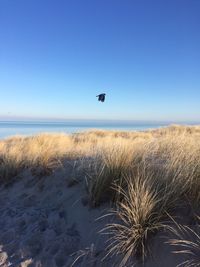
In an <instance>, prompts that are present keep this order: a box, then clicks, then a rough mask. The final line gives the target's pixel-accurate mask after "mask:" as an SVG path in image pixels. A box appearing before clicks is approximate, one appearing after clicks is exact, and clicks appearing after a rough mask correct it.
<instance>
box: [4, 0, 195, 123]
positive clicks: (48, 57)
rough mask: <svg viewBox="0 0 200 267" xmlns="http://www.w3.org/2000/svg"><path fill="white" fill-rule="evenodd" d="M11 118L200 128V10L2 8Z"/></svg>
mask: <svg viewBox="0 0 200 267" xmlns="http://www.w3.org/2000/svg"><path fill="white" fill-rule="evenodd" d="M101 92H105V93H107V99H106V102H105V103H99V102H98V101H97V99H96V97H95V96H96V95H97V94H98V93H101ZM5 116H10V117H14V116H19V117H21V116H25V117H38V118H43V117H45V118H47V117H48V118H87V119H90V118H91V119H133V120H135V119H137V120H199V121H200V1H199V0H0V117H1V118H2V117H5Z"/></svg>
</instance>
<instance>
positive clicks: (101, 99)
mask: <svg viewBox="0 0 200 267" xmlns="http://www.w3.org/2000/svg"><path fill="white" fill-rule="evenodd" d="M96 97H98V101H101V102H104V101H105V97H106V94H100V95H97V96H96Z"/></svg>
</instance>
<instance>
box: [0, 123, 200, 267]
mask: <svg viewBox="0 0 200 267" xmlns="http://www.w3.org/2000/svg"><path fill="white" fill-rule="evenodd" d="M69 161H71V162H78V164H79V165H80V166H79V169H80V168H81V169H82V170H83V171H84V173H85V178H86V184H87V190H88V193H89V197H90V202H91V205H93V206H97V205H100V204H101V203H102V202H105V201H108V200H112V201H113V202H114V203H117V210H116V211H115V212H114V214H115V215H116V216H117V217H118V219H119V223H118V224H111V225H109V226H108V228H107V230H109V232H110V233H111V234H112V237H111V238H112V239H111V241H112V242H111V245H110V247H109V249H110V250H109V255H110V254H111V255H112V254H117V255H118V254H121V253H122V254H123V256H122V261H121V266H124V265H125V264H126V262H128V261H130V259H131V258H132V256H133V255H136V256H137V255H138V256H140V257H142V258H143V260H144V258H145V255H146V254H147V252H148V243H149V242H148V240H149V237H150V236H151V235H152V234H154V233H155V232H157V231H158V230H159V229H161V228H163V226H164V223H163V220H164V218H165V214H166V211H167V212H171V210H172V209H174V208H175V207H176V205H177V203H179V202H181V200H182V199H184V198H187V199H189V200H190V201H191V204H192V206H193V208H194V209H197V207H198V206H199V201H200V193H199V192H200V127H197V126H194V127H186V126H171V127H167V128H162V129H157V130H152V131H146V132H116V131H97V130H94V131H90V132H85V133H78V134H74V135H66V134H40V135H37V136H33V137H15V138H10V139H7V140H5V141H0V183H10V182H12V181H13V179H14V178H15V177H16V176H17V175H18V174H20V173H21V171H23V170H24V169H30V170H32V172H33V174H34V175H40V176H41V175H48V174H51V173H52V172H53V171H54V170H55V169H56V168H59V167H62V168H64V167H65V162H69ZM77 169H78V168H77ZM116 188H117V191H116ZM188 266H190V265H188Z"/></svg>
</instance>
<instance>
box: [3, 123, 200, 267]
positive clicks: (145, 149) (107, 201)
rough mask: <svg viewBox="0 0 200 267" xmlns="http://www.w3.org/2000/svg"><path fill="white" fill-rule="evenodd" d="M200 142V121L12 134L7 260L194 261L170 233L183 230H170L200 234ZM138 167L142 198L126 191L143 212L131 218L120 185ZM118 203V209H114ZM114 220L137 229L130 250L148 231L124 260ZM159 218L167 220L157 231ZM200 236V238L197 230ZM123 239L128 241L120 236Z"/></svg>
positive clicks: (7, 156) (6, 148) (6, 166)
mask: <svg viewBox="0 0 200 267" xmlns="http://www.w3.org/2000/svg"><path fill="white" fill-rule="evenodd" d="M199 144H200V135H199V128H198V127H196V128H191V127H190V128H184V127H182V128H181V127H174V128H173V127H172V128H169V129H161V130H157V131H151V132H144V133H132V134H131V133H119V132H103V131H102V132H100V131H97V132H92V133H91V132H90V133H84V134H79V135H75V136H73V137H69V136H65V135H62V136H58V135H56V136H54V135H50V136H49V135H43V136H39V137H33V138H32V137H31V138H20V137H18V138H12V139H9V140H6V141H2V142H1V144H0V146H1V154H0V155H1V165H0V166H1V168H0V170H1V172H0V174H1V176H0V178H1V179H0V180H1V187H0V203H1V205H0V266H1V267H8V266H16V267H17V266H21V267H25V266H32V267H33V266H38V267H39V266H41V267H42V266H46V267H51V266H52V267H54V266H55V267H62V266H68V267H69V266H75V267H76V266H80V267H81V266H82V267H83V266H127V267H128V266H133V265H134V266H137V267H139V266H146V267H155V266H156V267H165V266H166V267H168V266H170V267H175V266H177V265H178V264H179V263H181V262H183V261H184V260H187V259H188V255H186V254H179V255H176V254H173V253H172V251H173V250H174V247H173V246H172V245H170V242H169V240H170V238H175V237H174V235H173V232H170V231H169V230H168V228H169V227H173V229H175V228H174V227H175V226H178V225H179V224H181V225H187V226H190V227H192V229H193V230H194V231H197V228H196V226H197V221H196V220H195V216H194V215H195V214H198V211H199V209H198V205H197V203H198V194H197V193H198V192H199V187H198V186H200V184H199V180H198V179H199V178H198V177H199V176H198V175H199V163H200V161H198V159H199V154H198V152H199V151H200V150H199V148H200V146H199ZM41 148H42V149H41ZM119 148H120V150H119ZM19 149H20V150H19ZM144 162H145V164H147V163H148V164H147V166H148V167H145V168H143V169H142V174H141V173H139V176H138V177H140V179H142V180H141V181H142V183H138V184H137V183H136V181H137V179H138V178H137V175H136V172H137V170H140V169H141V166H144ZM15 163H16V165H15ZM138 166H139V169H138ZM145 166H146V165H145ZM152 171H153V176H152V175H150V173H151V174H152ZM130 173H131V175H132V176H131V177H132V178H131V179H133V180H131V182H132V183H134V184H133V189H132V191H130V192H131V194H135V196H138V197H135V198H133V199H132V200H131V198H130V196H129V193H128V192H129V191H128V190H127V188H126V186H125V187H123V188H122V189H123V190H125V195H126V197H127V201H128V202H129V203H130V204H131V205H130V207H132V208H131V209H132V211H131V212H134V216H132V215H130V216H129V217H128V218H126V220H125V221H124V222H123V223H122V221H121V220H120V217H119V215H120V206H119V205H118V204H119V203H123V205H125V204H126V202H124V200H123V197H122V195H115V194H114V191H113V186H114V185H115V186H116V185H117V183H118V186H119V185H120V186H122V185H123V183H124V181H126V179H125V177H126V175H129V176H128V177H130ZM152 177H154V178H153V179H152ZM124 179H125V180H124ZM152 185H155V187H152ZM122 189H121V190H122ZM136 190H137V191H136ZM138 190H139V191H138ZM162 190H164V191H162ZM118 193H119V192H118ZM142 194H143V195H142ZM195 194H197V195H195ZM117 196H118V197H117ZM140 196H143V197H141V199H140ZM116 197H117V198H116ZM145 198H146V200H145ZM157 199H158V200H157ZM144 201H146V202H145V203H146V204H145V205H144ZM136 203H139V204H138V208H137V207H136V206H134V205H136ZM157 203H159V205H158V204H157ZM152 205H153V206H152ZM123 207H124V206H122V208H123ZM141 207H142V208H141ZM111 209H112V210H114V211H116V212H117V213H116V216H115V214H114V213H113V215H112V216H104V215H107V214H108V213H110V210H111ZM158 209H160V210H158ZM162 209H163V211H162ZM122 211H123V210H121V212H122ZM155 211H156V212H157V214H156V213H155ZM140 214H141V215H140ZM148 214H149V215H148ZM167 214H169V216H167ZM140 216H142V217H140ZM171 218H174V219H171ZM173 220H176V223H177V225H176V223H175V222H174V221H173ZM164 221H165V223H166V225H167V227H166V228H165V227H164ZM137 222H138V223H137ZM114 223H115V224H116V226H115V229H118V228H116V227H118V225H123V226H125V227H126V228H124V229H126V231H127V230H131V231H133V232H132V236H128V234H127V236H126V235H125V234H124V233H125V232H124V233H123V234H122V240H124V241H126V242H129V241H130V242H131V243H130V246H129V249H130V248H133V244H134V243H133V241H131V240H130V237H131V238H132V239H133V240H134V239H135V240H136V238H139V239H137V240H138V241H137V243H135V245H134V246H135V247H134V249H133V251H132V252H131V254H130V256H129V257H128V260H127V261H124V263H123V262H122V259H123V257H124V253H126V252H127V247H126V246H125V245H124V244H125V243H124V244H123V246H122V247H121V251H115V250H113V254H112V253H110V250H109V249H108V247H107V246H108V245H109V244H110V243H109V242H108V238H109V237H111V240H113V236H112V234H111V232H110V234H109V235H105V234H103V233H102V232H101V230H102V229H104V228H105V227H106V226H108V224H111V225H112V226H113V224H114ZM137 224H138V225H137ZM157 225H161V227H160V228H159V227H158V229H157V230H156V231H154V230H153V227H155V226H157ZM119 229H120V228H119ZM139 229H140V230H139ZM134 231H140V234H139V235H138V234H137V236H136V232H134ZM143 231H144V233H145V231H147V232H146V233H147V236H146V237H144V236H143V234H142V233H143ZM104 232H105V231H104ZM115 233H116V232H115ZM127 233H131V232H130V231H129V232H127ZM138 233H139V232H138ZM186 237H187V238H189V237H190V236H189V235H188V236H186ZM179 238H180V236H179ZM193 241H194V242H197V243H198V240H197V241H196V240H195V238H194V237H193ZM134 242H135V241H134ZM116 244H118V245H119V244H120V245H122V243H120V241H119V240H117V243H116ZM141 244H143V245H144V248H145V253H147V257H145V260H144V263H142V257H141V256H139V254H138V253H140V252H141V250H140V245H141ZM147 244H148V246H147ZM131 246H132V247H131ZM113 247H114V246H113ZM147 247H148V249H147ZM111 248H112V246H111ZM122 248H126V249H125V250H124V252H123V251H122ZM177 248H181V246H179V247H176V249H177ZM108 253H110V254H109V255H108V256H107V257H106V255H107V254H108ZM195 257H196V256H195ZM183 266H184V265H183ZM188 266H189V265H188ZM194 266H196V265H194Z"/></svg>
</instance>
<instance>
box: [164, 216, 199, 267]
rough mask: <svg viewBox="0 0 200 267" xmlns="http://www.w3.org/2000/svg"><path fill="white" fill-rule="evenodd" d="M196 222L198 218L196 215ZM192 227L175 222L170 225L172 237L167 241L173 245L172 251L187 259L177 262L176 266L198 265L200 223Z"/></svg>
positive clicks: (196, 266) (190, 266) (188, 266)
mask: <svg viewBox="0 0 200 267" xmlns="http://www.w3.org/2000/svg"><path fill="white" fill-rule="evenodd" d="M197 220H198V222H200V218H199V217H197ZM193 228H196V229H192V227H189V226H187V225H180V224H177V223H176V222H175V226H174V227H171V228H170V229H171V232H172V234H173V236H175V237H174V238H173V239H169V241H168V243H169V244H170V245H171V246H172V247H174V249H175V250H174V251H173V253H175V254H182V255H183V256H184V257H185V256H186V257H187V259H186V260H184V261H183V262H182V263H180V264H178V265H177V267H181V266H184V267H193V266H195V267H198V266H200V225H199V223H198V224H197V225H195V226H194V227H193Z"/></svg>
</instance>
